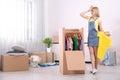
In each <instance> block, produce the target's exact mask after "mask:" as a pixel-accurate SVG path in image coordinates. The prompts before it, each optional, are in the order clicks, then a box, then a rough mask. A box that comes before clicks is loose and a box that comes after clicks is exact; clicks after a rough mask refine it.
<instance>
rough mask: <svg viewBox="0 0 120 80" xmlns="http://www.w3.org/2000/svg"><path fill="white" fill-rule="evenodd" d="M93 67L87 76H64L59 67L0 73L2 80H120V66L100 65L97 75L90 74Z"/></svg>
mask: <svg viewBox="0 0 120 80" xmlns="http://www.w3.org/2000/svg"><path fill="white" fill-rule="evenodd" d="M90 70H91V65H90V64H87V65H86V72H85V74H71V75H62V74H61V73H60V71H59V66H52V67H44V68H42V67H39V68H30V70H29V71H19V72H0V80H120V66H103V65H99V71H98V73H96V74H95V75H92V74H90V72H89V71H90Z"/></svg>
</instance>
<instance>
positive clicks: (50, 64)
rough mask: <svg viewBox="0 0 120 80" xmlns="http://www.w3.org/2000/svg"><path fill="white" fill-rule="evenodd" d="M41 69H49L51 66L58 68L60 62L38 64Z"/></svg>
mask: <svg viewBox="0 0 120 80" xmlns="http://www.w3.org/2000/svg"><path fill="white" fill-rule="evenodd" d="M38 65H39V66H40V67H49V66H57V65H59V62H54V63H44V64H38Z"/></svg>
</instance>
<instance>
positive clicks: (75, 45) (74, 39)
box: [73, 38, 78, 50]
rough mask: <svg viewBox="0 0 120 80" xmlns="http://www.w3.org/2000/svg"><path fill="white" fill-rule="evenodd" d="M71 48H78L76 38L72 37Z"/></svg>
mask: <svg viewBox="0 0 120 80" xmlns="http://www.w3.org/2000/svg"><path fill="white" fill-rule="evenodd" d="M73 50H78V39H77V38H73Z"/></svg>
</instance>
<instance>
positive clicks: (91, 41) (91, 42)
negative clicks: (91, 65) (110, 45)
mask: <svg viewBox="0 0 120 80" xmlns="http://www.w3.org/2000/svg"><path fill="white" fill-rule="evenodd" d="M96 20H97V18H96V19H95V20H94V21H90V20H89V22H88V29H89V32H88V46H98V36H97V30H96V29H95V21H96Z"/></svg>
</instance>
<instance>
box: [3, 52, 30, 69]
mask: <svg viewBox="0 0 120 80" xmlns="http://www.w3.org/2000/svg"><path fill="white" fill-rule="evenodd" d="M28 69H29V56H28V55H27V54H26V55H19V56H11V55H8V54H5V55H2V71H24V70H28Z"/></svg>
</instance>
